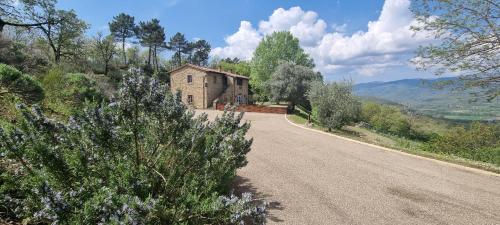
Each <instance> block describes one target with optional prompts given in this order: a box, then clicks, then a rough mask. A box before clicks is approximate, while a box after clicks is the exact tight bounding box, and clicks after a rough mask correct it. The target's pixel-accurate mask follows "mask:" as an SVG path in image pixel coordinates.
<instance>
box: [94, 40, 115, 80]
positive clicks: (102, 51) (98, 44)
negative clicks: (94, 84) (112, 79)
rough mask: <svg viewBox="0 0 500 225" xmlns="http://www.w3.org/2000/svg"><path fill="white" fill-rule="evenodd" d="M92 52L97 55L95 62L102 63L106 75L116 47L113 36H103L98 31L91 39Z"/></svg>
mask: <svg viewBox="0 0 500 225" xmlns="http://www.w3.org/2000/svg"><path fill="white" fill-rule="evenodd" d="M92 52H93V54H94V55H95V56H97V57H96V58H97V62H99V63H100V64H103V66H104V75H108V72H109V69H110V63H111V60H112V59H113V56H114V55H115V54H116V47H115V42H114V41H113V37H112V36H106V37H104V36H103V35H102V33H98V34H97V36H96V37H95V38H94V40H93V41H92Z"/></svg>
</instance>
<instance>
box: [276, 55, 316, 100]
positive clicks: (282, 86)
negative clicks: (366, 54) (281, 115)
mask: <svg viewBox="0 0 500 225" xmlns="http://www.w3.org/2000/svg"><path fill="white" fill-rule="evenodd" d="M321 80H323V78H322V77H321V74H318V73H316V72H314V71H313V70H312V69H311V68H308V67H305V66H299V65H294V64H293V63H288V62H284V63H282V64H280V65H279V66H278V68H276V71H274V73H273V74H272V75H271V79H270V81H269V84H268V88H269V93H270V97H271V100H273V101H276V102H279V101H288V102H289V103H290V104H291V105H292V106H295V105H301V106H303V107H306V108H310V104H309V101H308V100H307V96H306V93H307V91H308V90H309V88H310V87H311V83H313V82H314V81H321Z"/></svg>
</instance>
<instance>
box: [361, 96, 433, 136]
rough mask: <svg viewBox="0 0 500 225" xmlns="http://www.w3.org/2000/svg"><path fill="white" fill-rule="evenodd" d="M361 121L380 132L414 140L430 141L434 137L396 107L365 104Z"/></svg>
mask: <svg viewBox="0 0 500 225" xmlns="http://www.w3.org/2000/svg"><path fill="white" fill-rule="evenodd" d="M413 119H414V120H416V118H413ZM361 120H362V121H364V122H366V123H368V124H369V125H370V127H371V128H372V129H374V130H377V131H379V132H382V133H387V134H392V135H397V136H400V137H405V138H410V139H413V140H420V141H428V140H429V139H430V138H431V137H432V136H433V135H434V134H433V133H430V132H425V131H423V130H422V129H419V127H417V126H416V124H415V122H414V120H412V117H410V116H409V115H406V114H404V113H403V112H401V110H400V109H399V108H398V107H396V106H389V105H382V104H377V103H374V102H365V103H363V105H362V107H361ZM412 121H413V122H412Z"/></svg>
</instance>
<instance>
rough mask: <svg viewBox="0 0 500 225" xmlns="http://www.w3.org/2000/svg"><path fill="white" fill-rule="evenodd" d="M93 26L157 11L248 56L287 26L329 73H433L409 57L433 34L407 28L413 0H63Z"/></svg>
mask: <svg viewBox="0 0 500 225" xmlns="http://www.w3.org/2000/svg"><path fill="white" fill-rule="evenodd" d="M59 5H60V6H61V7H62V8H67V9H69V8H72V9H75V10H76V11H77V13H78V14H79V15H80V16H81V17H82V18H83V19H84V20H86V21H87V22H88V23H90V24H91V26H92V28H91V30H90V33H95V32H97V31H103V32H106V31H107V23H108V21H110V20H111V19H112V17H113V16H114V15H116V14H118V13H120V12H125V13H128V14H130V15H133V16H135V17H136V20H149V19H152V18H158V19H160V21H161V24H162V25H163V26H164V27H165V28H166V31H167V35H168V36H171V35H173V34H174V33H175V32H178V31H179V32H182V33H185V34H186V36H187V37H188V38H189V39H197V38H202V39H205V40H207V41H209V42H210V43H211V44H212V53H211V56H212V57H238V58H242V59H250V58H251V57H252V54H253V51H254V50H255V48H256V46H257V45H258V43H259V42H260V40H261V39H262V38H263V37H264V36H265V35H268V34H270V33H272V32H274V31H282V30H287V31H290V32H291V33H292V34H293V35H294V36H295V37H297V38H298V39H299V40H300V44H301V46H302V47H303V48H304V49H305V50H306V52H307V53H309V54H310V55H311V56H312V58H313V59H314V62H315V63H316V65H317V68H316V69H317V70H319V71H321V72H322V73H323V75H325V77H326V79H328V80H339V79H353V80H354V81H355V82H358V83H359V82H368V81H388V80H397V79H404V78H415V77H432V76H433V75H432V74H431V73H426V72H421V71H416V70H415V68H414V67H413V66H412V65H411V63H409V62H408V60H409V59H411V58H412V57H414V53H415V50H416V49H417V48H418V46H419V45H423V44H427V43H429V42H430V41H431V40H430V39H429V38H428V37H429V35H426V34H423V33H417V34H415V33H414V32H413V31H411V30H409V28H410V26H411V25H412V24H415V23H416V22H415V19H414V18H413V17H412V14H411V12H410V10H409V9H408V7H409V6H410V0H385V1H383V0H343V1H342V0H324V1H305V0H304V1H298V0H292V1H285V0H276V1H267V0H258V1H257V0H255V1H253V0H227V1H223V0H214V1H204V0H151V1H140V2H139V1H133V0H108V1H100V0H88V1H73V0H60V3H59Z"/></svg>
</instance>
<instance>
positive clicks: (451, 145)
mask: <svg viewBox="0 0 500 225" xmlns="http://www.w3.org/2000/svg"><path fill="white" fill-rule="evenodd" d="M499 137H500V126H499V125H488V124H483V123H479V122H475V123H473V124H472V125H471V127H470V128H469V129H466V128H464V127H455V128H453V129H450V130H449V131H448V132H446V133H444V134H443V135H440V136H436V137H435V138H433V139H432V140H431V141H430V142H429V143H428V145H427V147H426V149H427V150H429V151H433V152H442V153H447V154H452V155H456V156H460V157H464V158H468V159H472V160H477V161H483V162H489V163H493V164H495V165H497V166H499V165H500V138H499Z"/></svg>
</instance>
